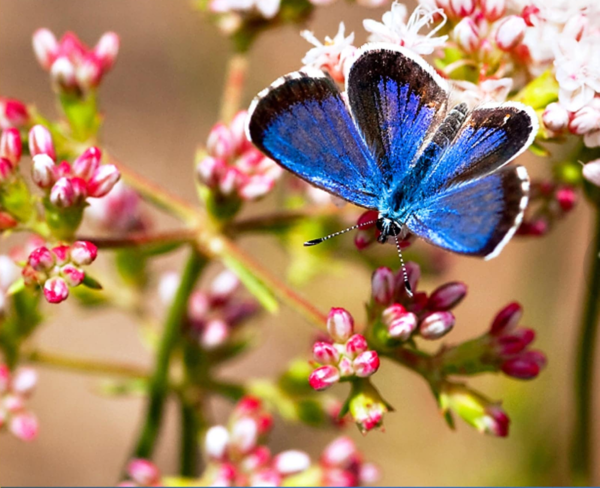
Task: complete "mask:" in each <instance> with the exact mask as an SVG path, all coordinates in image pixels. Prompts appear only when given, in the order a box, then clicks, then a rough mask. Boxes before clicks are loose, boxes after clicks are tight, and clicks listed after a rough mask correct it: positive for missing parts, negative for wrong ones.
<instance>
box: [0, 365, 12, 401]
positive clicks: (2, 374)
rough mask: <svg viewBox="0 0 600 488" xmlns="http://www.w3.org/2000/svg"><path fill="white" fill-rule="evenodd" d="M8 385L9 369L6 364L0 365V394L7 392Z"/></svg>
mask: <svg viewBox="0 0 600 488" xmlns="http://www.w3.org/2000/svg"><path fill="white" fill-rule="evenodd" d="M9 384H10V369H8V366H7V365H6V364H0V394H2V393H6V392H7V391H8V385H9Z"/></svg>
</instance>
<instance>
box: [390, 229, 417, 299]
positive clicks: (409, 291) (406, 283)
mask: <svg viewBox="0 0 600 488" xmlns="http://www.w3.org/2000/svg"><path fill="white" fill-rule="evenodd" d="M394 239H395V240H396V249H398V256H399V257H400V265H401V266H402V277H403V278H404V289H405V290H406V294H407V295H408V296H409V297H410V298H412V297H413V292H412V288H411V286H410V281H408V271H406V265H405V264H404V258H403V257H402V249H401V248H400V241H399V240H398V236H394Z"/></svg>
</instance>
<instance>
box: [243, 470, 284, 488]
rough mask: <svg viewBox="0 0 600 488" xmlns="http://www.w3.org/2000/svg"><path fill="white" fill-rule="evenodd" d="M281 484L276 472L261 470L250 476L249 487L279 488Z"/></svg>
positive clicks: (279, 476)
mask: <svg viewBox="0 0 600 488" xmlns="http://www.w3.org/2000/svg"><path fill="white" fill-rule="evenodd" d="M281 483H282V479H281V475H280V474H279V473H278V472H277V471H276V470H274V469H263V470H262V471H260V472H258V473H253V474H252V475H251V477H250V485H249V486H281Z"/></svg>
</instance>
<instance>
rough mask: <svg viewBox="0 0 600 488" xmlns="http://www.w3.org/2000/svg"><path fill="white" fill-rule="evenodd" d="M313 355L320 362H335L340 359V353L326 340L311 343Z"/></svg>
mask: <svg viewBox="0 0 600 488" xmlns="http://www.w3.org/2000/svg"><path fill="white" fill-rule="evenodd" d="M313 357H314V358H315V361H317V362H318V363H320V364H332V365H333V364H337V362H338V361H339V359H340V353H339V352H338V351H337V349H336V348H335V347H334V346H333V345H332V344H328V343H327V342H315V344H314V345H313Z"/></svg>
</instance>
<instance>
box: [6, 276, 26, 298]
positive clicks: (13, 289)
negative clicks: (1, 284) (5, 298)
mask: <svg viewBox="0 0 600 488" xmlns="http://www.w3.org/2000/svg"><path fill="white" fill-rule="evenodd" d="M24 289H25V282H24V281H23V278H19V279H18V280H17V281H15V282H14V283H13V284H12V285H10V287H9V288H8V292H7V295H14V294H15V293H19V292H20V291H21V290H24Z"/></svg>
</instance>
